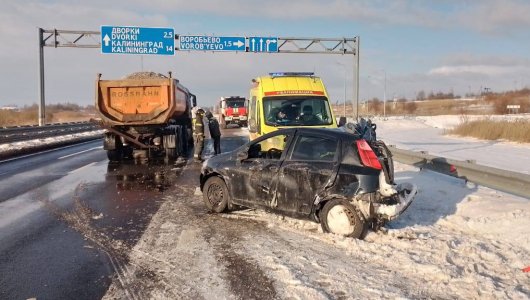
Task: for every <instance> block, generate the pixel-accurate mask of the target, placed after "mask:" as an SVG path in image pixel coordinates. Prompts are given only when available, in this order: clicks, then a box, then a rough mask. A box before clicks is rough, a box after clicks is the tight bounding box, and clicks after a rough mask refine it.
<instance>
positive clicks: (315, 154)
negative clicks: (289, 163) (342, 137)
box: [290, 136, 337, 161]
mask: <svg viewBox="0 0 530 300" xmlns="http://www.w3.org/2000/svg"><path fill="white" fill-rule="evenodd" d="M336 152H337V140H335V139H332V138H324V137H317V136H300V137H299V138H298V139H297V141H296V144H295V146H294V150H293V152H292V154H291V158H290V159H291V160H320V161H333V160H334V158H335V154H336Z"/></svg>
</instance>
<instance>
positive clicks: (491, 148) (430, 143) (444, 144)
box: [372, 115, 530, 174]
mask: <svg viewBox="0 0 530 300" xmlns="http://www.w3.org/2000/svg"><path fill="white" fill-rule="evenodd" d="M481 117H482V116H466V118H470V119H474V118H481ZM461 118H462V117H461V116H432V117H412V118H404V117H390V118H386V119H380V118H376V119H372V121H374V122H375V123H376V124H377V134H378V138H380V139H382V140H384V141H385V142H386V143H387V144H389V145H396V146H397V147H398V148H401V149H407V150H413V151H427V152H429V154H432V155H438V156H442V157H446V158H452V159H457V160H475V161H476V163H477V164H481V165H486V166H490V167H495V168H499V169H505V170H510V171H515V172H519V173H525V174H530V144H522V143H513V142H504V141H484V140H479V139H474V138H469V137H465V138H464V137H457V136H447V135H444V131H445V130H447V129H450V128H452V127H454V126H456V125H458V124H459V123H460V122H461ZM482 118H484V117H482ZM490 118H493V117H490ZM502 118H512V119H513V118H530V116H528V115H518V116H510V117H507V116H502Z"/></svg>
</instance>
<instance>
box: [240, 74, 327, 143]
mask: <svg viewBox="0 0 530 300" xmlns="http://www.w3.org/2000/svg"><path fill="white" fill-rule="evenodd" d="M248 122H249V135H250V139H251V140H253V139H256V138H258V137H260V136H262V135H264V134H267V133H269V132H272V131H274V130H277V129H280V128H290V127H314V128H337V121H336V119H335V116H334V115H333V111H332V109H331V107H330V103H329V96H328V93H327V91H326V88H325V86H324V83H323V82H322V80H321V79H320V77H317V76H315V75H314V73H312V72H278V73H269V75H268V76H260V77H258V78H255V79H253V80H252V87H251V89H250V99H249V120H248Z"/></svg>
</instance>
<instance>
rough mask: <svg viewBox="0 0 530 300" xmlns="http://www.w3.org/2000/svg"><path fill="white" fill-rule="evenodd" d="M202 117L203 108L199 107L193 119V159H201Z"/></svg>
mask: <svg viewBox="0 0 530 300" xmlns="http://www.w3.org/2000/svg"><path fill="white" fill-rule="evenodd" d="M203 117H204V110H203V109H202V108H199V109H198V110H197V113H196V114H195V119H193V141H194V148H195V149H194V150H195V153H194V155H193V159H194V160H195V161H202V160H203V159H202V148H203V147H204V125H203V122H202V119H203Z"/></svg>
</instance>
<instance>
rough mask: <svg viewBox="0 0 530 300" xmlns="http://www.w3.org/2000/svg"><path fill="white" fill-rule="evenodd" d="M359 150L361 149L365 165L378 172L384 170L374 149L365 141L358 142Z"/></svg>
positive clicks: (362, 160)
mask: <svg viewBox="0 0 530 300" xmlns="http://www.w3.org/2000/svg"><path fill="white" fill-rule="evenodd" d="M357 149H359V156H360V157H361V162H362V163H363V165H365V166H366V167H370V168H374V169H377V170H381V169H383V168H382V167H381V163H380V162H379V160H378V159H377V155H375V153H374V151H373V150H372V147H370V145H368V143H367V142H366V141H365V140H357Z"/></svg>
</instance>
